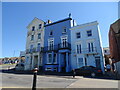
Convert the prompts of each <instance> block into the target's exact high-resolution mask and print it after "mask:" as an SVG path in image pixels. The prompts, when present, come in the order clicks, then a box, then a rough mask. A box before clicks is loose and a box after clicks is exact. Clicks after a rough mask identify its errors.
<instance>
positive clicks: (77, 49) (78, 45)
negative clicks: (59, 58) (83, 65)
mask: <svg viewBox="0 0 120 90" xmlns="http://www.w3.org/2000/svg"><path fill="white" fill-rule="evenodd" d="M80 46H81V52H80ZM77 47H78V48H77ZM76 53H77V54H82V43H76Z"/></svg>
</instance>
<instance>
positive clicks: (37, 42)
mask: <svg viewBox="0 0 120 90" xmlns="http://www.w3.org/2000/svg"><path fill="white" fill-rule="evenodd" d="M27 29H28V31H27V40H26V56H25V58H26V61H25V70H30V69H33V68H35V67H38V69H40V67H42V60H43V59H42V53H41V47H43V46H44V21H42V20H40V19H38V18H34V19H33V20H32V22H31V23H30V24H29V25H28V26H27Z"/></svg>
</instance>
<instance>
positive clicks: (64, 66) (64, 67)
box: [62, 53, 66, 72]
mask: <svg viewBox="0 0 120 90" xmlns="http://www.w3.org/2000/svg"><path fill="white" fill-rule="evenodd" d="M62 55H63V66H62V72H66V54H65V53H63V54H62Z"/></svg>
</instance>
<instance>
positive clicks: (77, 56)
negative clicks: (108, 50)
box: [70, 21, 104, 72]
mask: <svg viewBox="0 0 120 90" xmlns="http://www.w3.org/2000/svg"><path fill="white" fill-rule="evenodd" d="M70 30H71V49H72V50H71V64H72V67H71V68H72V69H76V68H80V67H82V66H86V65H87V66H94V67H98V68H101V69H102V71H103V72H104V60H103V50H102V42H101V37H100V30H99V27H98V22H97V21H94V22H90V23H86V24H82V25H78V26H75V27H72V28H71V29H70Z"/></svg>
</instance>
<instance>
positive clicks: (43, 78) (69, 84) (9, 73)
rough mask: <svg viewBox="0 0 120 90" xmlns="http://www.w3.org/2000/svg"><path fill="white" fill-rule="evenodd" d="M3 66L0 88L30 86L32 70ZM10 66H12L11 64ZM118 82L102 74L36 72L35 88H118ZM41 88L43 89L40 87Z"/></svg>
mask: <svg viewBox="0 0 120 90" xmlns="http://www.w3.org/2000/svg"><path fill="white" fill-rule="evenodd" d="M7 67H8V66H4V68H3V69H1V72H2V79H3V80H2V88H31V87H32V81H33V80H32V79H33V72H32V71H14V69H13V68H10V69H8V68H7ZM11 67H12V66H11ZM119 84H120V82H119V81H118V80H115V79H114V78H113V77H110V76H107V75H104V76H101V77H96V78H91V77H83V76H75V78H73V77H72V75H71V74H70V73H57V72H56V73H52V72H46V73H43V72H38V75H37V88H118V86H119ZM42 90H43V89H42Z"/></svg>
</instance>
